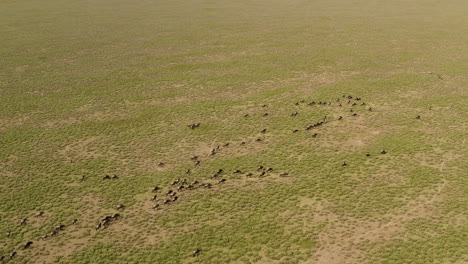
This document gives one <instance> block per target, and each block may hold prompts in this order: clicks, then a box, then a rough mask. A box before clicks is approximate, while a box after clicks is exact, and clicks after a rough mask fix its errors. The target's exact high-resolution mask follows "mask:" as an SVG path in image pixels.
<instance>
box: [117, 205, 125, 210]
mask: <svg viewBox="0 0 468 264" xmlns="http://www.w3.org/2000/svg"><path fill="white" fill-rule="evenodd" d="M124 208H125V206H124V205H123V204H119V205H117V210H123V209H124Z"/></svg>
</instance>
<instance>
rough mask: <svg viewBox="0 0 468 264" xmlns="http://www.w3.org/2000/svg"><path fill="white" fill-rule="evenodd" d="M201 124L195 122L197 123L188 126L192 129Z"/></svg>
mask: <svg viewBox="0 0 468 264" xmlns="http://www.w3.org/2000/svg"><path fill="white" fill-rule="evenodd" d="M199 126H200V123H195V124H191V125H188V127H190V128H191V129H195V128H197V127H199Z"/></svg>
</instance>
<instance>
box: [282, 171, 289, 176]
mask: <svg viewBox="0 0 468 264" xmlns="http://www.w3.org/2000/svg"><path fill="white" fill-rule="evenodd" d="M288 175H289V173H287V172H283V173H281V174H280V176H281V177H285V176H288Z"/></svg>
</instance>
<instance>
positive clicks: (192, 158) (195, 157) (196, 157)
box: [190, 156, 198, 160]
mask: <svg viewBox="0 0 468 264" xmlns="http://www.w3.org/2000/svg"><path fill="white" fill-rule="evenodd" d="M190 159H191V160H197V159H198V156H193V157H191V158H190Z"/></svg>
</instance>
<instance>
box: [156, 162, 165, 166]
mask: <svg viewBox="0 0 468 264" xmlns="http://www.w3.org/2000/svg"><path fill="white" fill-rule="evenodd" d="M164 165H166V164H164V162H159V163H158V167H164Z"/></svg>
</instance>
